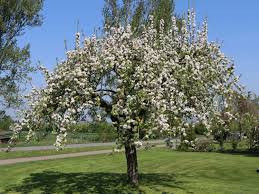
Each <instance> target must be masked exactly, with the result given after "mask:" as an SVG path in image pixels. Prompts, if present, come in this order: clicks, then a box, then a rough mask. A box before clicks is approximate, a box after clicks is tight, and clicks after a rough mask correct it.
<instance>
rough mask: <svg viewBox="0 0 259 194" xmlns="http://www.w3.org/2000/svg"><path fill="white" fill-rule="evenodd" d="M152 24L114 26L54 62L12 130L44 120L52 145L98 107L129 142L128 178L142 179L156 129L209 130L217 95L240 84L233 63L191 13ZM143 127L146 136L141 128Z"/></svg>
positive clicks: (121, 141)
mask: <svg viewBox="0 0 259 194" xmlns="http://www.w3.org/2000/svg"><path fill="white" fill-rule="evenodd" d="M163 29H164V28H163V21H161V26H160V31H157V30H156V29H155V28H154V25H153V20H152V17H150V22H149V25H147V26H145V27H143V31H142V33H141V34H140V35H138V36H136V35H135V34H134V33H133V32H132V31H131V27H130V26H127V27H125V28H123V27H119V28H113V29H112V30H111V32H108V33H107V34H106V35H105V36H104V37H103V38H98V39H97V38H96V37H91V38H86V39H85V40H84V41H83V45H81V41H80V34H76V48H75V50H71V51H68V52H67V59H66V60H65V61H63V62H61V63H60V64H59V65H58V66H57V67H56V69H55V70H54V71H53V72H52V73H49V72H48V71H47V70H46V69H44V68H42V70H43V71H44V73H45V77H46V82H47V85H46V87H45V88H43V89H40V90H37V89H33V91H32V93H31V95H30V96H29V106H30V108H29V109H28V110H27V111H26V112H25V114H24V118H23V119H22V120H21V121H20V122H19V123H17V124H16V125H15V126H14V127H13V129H14V131H15V133H14V136H13V140H15V138H16V136H17V135H18V133H19V131H20V130H21V129H22V128H24V127H26V128H27V129H29V132H28V139H30V138H31V137H32V136H33V135H35V134H37V133H38V131H39V130H40V129H41V128H42V126H45V125H46V123H47V124H48V125H49V126H50V128H51V130H53V131H54V132H55V133H57V138H56V143H55V145H56V146H57V147H58V148H60V147H62V146H63V145H64V143H65V142H66V136H67V132H69V127H70V125H71V124H73V123H76V122H77V121H78V120H79V119H80V117H81V116H82V114H85V112H86V111H87V110H89V109H91V108H94V107H97V108H99V109H100V110H102V111H104V112H105V113H106V115H107V116H108V117H109V118H110V120H111V122H112V123H113V125H114V126H115V127H116V130H117V133H118V139H117V145H118V147H122V146H123V147H124V148H125V154H126V158H127V173H128V179H129V182H131V183H133V184H137V183H138V167H137V154H136V147H138V146H140V145H141V141H142V140H143V139H148V137H149V136H150V135H152V133H153V132H154V131H156V130H158V131H160V132H163V133H166V134H168V135H170V136H173V135H181V136H184V135H185V131H186V130H187V129H188V127H189V125H190V124H192V123H193V122H203V123H204V124H205V125H206V126H207V127H208V129H209V124H210V120H211V119H212V118H213V115H215V113H216V112H218V109H217V106H216V105H215V99H216V98H217V97H218V96H224V97H225V99H227V98H229V97H230V96H231V94H232V93H233V92H232V91H233V89H234V87H235V85H236V83H237V79H236V77H235V76H234V67H233V65H232V63H231V60H229V59H228V58H227V57H226V56H225V55H224V54H223V53H222V52H221V50H220V46H219V45H218V44H217V43H214V42H209V41H208V37H207V23H206V21H204V22H203V25H202V26H201V27H200V28H196V26H195V15H194V13H193V12H189V14H188V18H187V19H186V21H182V26H181V27H178V26H177V25H176V19H175V18H172V24H171V26H170V28H169V30H167V31H163ZM140 134H142V135H140Z"/></svg>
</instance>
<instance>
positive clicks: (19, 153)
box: [0, 146, 113, 160]
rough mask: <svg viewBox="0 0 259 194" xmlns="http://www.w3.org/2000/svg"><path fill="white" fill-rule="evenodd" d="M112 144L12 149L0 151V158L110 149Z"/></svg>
mask: <svg viewBox="0 0 259 194" xmlns="http://www.w3.org/2000/svg"><path fill="white" fill-rule="evenodd" d="M112 149H113V147H112V146H96V147H81V148H65V149H64V150H60V151H57V150H41V151H12V152H8V153H6V152H0V160H3V159H12V158H22V157H34V156H49V155H58V154H67V153H76V152H87V151H95V150H112Z"/></svg>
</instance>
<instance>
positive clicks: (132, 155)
mask: <svg viewBox="0 0 259 194" xmlns="http://www.w3.org/2000/svg"><path fill="white" fill-rule="evenodd" d="M125 155H126V159H127V174H128V182H129V183H131V184H133V185H138V160H137V150H136V146H134V145H131V146H125Z"/></svg>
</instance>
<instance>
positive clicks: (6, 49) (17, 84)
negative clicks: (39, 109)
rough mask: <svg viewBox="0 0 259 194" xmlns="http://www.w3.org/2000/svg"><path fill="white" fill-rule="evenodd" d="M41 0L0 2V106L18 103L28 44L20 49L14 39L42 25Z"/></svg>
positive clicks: (26, 62) (27, 57)
mask: <svg viewBox="0 0 259 194" xmlns="http://www.w3.org/2000/svg"><path fill="white" fill-rule="evenodd" d="M42 4H43V1H42V0H0V85H1V87H0V99H1V101H2V102H1V105H16V104H17V103H18V102H19V95H18V93H19V91H20V89H21V83H24V81H26V80H27V78H28V77H27V76H28V73H29V72H31V71H32V67H31V66H30V60H29V57H30V52H29V48H30V47H29V44H27V45H26V46H24V47H23V48H20V47H19V46H18V44H17V37H19V36H21V35H22V34H23V33H24V30H25V28H28V27H34V26H38V25H40V24H41V22H42V18H41V16H40V14H39V12H40V10H41V8H42Z"/></svg>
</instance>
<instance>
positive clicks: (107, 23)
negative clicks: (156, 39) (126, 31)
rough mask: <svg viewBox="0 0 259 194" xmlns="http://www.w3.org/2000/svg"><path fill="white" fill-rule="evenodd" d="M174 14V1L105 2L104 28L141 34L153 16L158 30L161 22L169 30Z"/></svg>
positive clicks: (116, 0) (111, 0)
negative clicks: (128, 30)
mask: <svg viewBox="0 0 259 194" xmlns="http://www.w3.org/2000/svg"><path fill="white" fill-rule="evenodd" d="M173 14H174V0H151V1H150V0H123V1H122V2H119V1H118V0H105V6H104V9H103V16H104V28H105V30H106V31H109V30H110V29H111V27H119V26H124V27H126V26H127V25H128V24H130V25H131V27H132V30H133V31H134V32H135V33H137V34H139V33H140V32H141V30H143V29H142V28H143V25H147V23H148V17H149V16H150V15H153V17H154V26H155V28H156V30H159V28H160V21H161V20H163V21H164V30H167V29H169V26H170V25H171V18H172V16H173Z"/></svg>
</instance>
